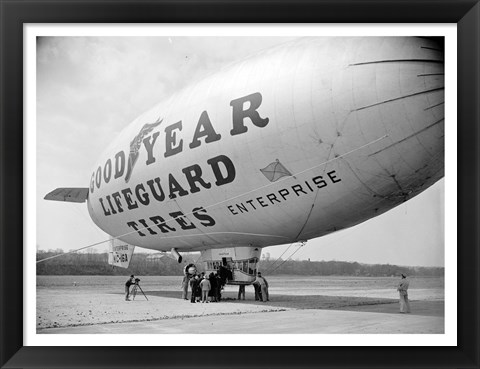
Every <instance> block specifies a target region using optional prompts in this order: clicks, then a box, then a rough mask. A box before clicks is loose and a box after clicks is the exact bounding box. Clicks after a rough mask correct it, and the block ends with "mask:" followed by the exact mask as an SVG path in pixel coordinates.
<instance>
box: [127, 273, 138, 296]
mask: <svg viewBox="0 0 480 369" xmlns="http://www.w3.org/2000/svg"><path fill="white" fill-rule="evenodd" d="M135 283H136V281H135V276H134V275H133V274H132V275H131V276H130V278H128V280H127V282H125V301H130V299H129V297H130V286H131V285H132V284H135Z"/></svg>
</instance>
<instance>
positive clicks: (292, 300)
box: [136, 289, 444, 316]
mask: <svg viewBox="0 0 480 369" xmlns="http://www.w3.org/2000/svg"><path fill="white" fill-rule="evenodd" d="M144 292H145V294H146V295H147V297H148V296H158V297H164V298H171V299H177V300H181V292H180V291H151V290H148V291H147V290H145V289H144ZM189 297H190V294H189ZM245 297H246V299H245V300H237V294H236V293H235V292H231V291H228V292H224V293H223V294H222V301H221V303H235V304H247V305H260V304H262V305H265V306H268V307H277V308H289V309H331V310H346V311H348V310H351V311H364V312H375V313H388V314H394V313H399V306H398V300H396V299H387V298H385V299H382V298H371V297H353V296H326V295H313V296H309V295H299V296H292V295H282V294H275V295H271V299H270V301H267V302H262V301H255V297H254V294H253V293H248V292H247V293H246V295H245ZM144 298H145V297H143V295H141V294H140V295H137V296H136V299H144ZM411 306H412V315H424V316H444V302H443V301H421V300H417V301H411Z"/></svg>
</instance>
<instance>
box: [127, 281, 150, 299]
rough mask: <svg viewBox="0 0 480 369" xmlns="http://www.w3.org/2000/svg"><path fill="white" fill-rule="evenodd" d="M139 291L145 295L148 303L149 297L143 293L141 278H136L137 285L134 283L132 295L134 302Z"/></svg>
mask: <svg viewBox="0 0 480 369" xmlns="http://www.w3.org/2000/svg"><path fill="white" fill-rule="evenodd" d="M137 290H140V292H141V293H142V294H143V296H144V297H145V299H146V300H147V301H148V298H147V295H145V292H143V290H142V287H140V278H135V283H133V289H132V292H131V294H132V296H133V299H134V300H135V297H136V296H137Z"/></svg>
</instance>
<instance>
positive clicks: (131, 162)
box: [125, 118, 163, 183]
mask: <svg viewBox="0 0 480 369" xmlns="http://www.w3.org/2000/svg"><path fill="white" fill-rule="evenodd" d="M162 121H163V119H160V118H158V119H157V120H156V121H155V122H154V123H146V124H145V125H144V126H143V127H142V129H141V130H140V132H138V134H137V135H136V136H135V138H134V139H133V140H132V141H131V142H130V153H129V155H128V165H127V174H126V176H125V182H127V183H128V181H129V180H130V176H131V175H132V172H133V168H134V167H135V164H136V163H137V159H138V155H139V153H138V152H139V151H140V147H141V146H142V141H143V139H144V138H145V136H146V135H148V134H149V133H150V132H151V131H152V130H153V129H154V128H155V127H157V126H158V125H160V123H162Z"/></svg>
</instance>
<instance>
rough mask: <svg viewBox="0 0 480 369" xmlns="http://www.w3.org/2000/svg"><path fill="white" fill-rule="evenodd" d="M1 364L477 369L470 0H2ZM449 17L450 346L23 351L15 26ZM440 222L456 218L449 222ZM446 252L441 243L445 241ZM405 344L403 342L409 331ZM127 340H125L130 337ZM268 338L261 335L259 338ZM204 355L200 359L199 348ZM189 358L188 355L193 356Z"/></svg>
mask: <svg viewBox="0 0 480 369" xmlns="http://www.w3.org/2000/svg"><path fill="white" fill-rule="evenodd" d="M0 13H1V20H0V22H1V40H0V43H1V77H0V79H1V89H0V95H1V96H0V98H1V100H0V101H1V102H0V114H1V122H0V138H1V146H0V148H1V156H0V211H1V212H0V237H1V239H0V263H1V265H0V278H1V280H0V283H1V292H0V293H1V295H0V296H1V297H0V304H1V312H0V365H1V367H2V368H24V367H28V368H54V367H55V368H100V367H101V368H125V367H132V368H157V367H158V368H170V367H172V368H180V367H182V368H188V367H192V368H200V367H209V368H211V367H213V368H215V367H218V368H243V367H257V368H272V367H279V368H280V367H281V368H307V367H308V368H317V367H318V368H326V367H328V368H340V367H341V368H347V367H352V368H367V367H370V368H384V367H388V368H425V367H430V368H479V365H480V364H479V363H480V359H479V349H478V347H480V342H479V279H480V278H479V270H480V267H479V255H480V253H479V232H478V224H479V222H478V220H479V219H478V209H479V201H478V200H479V197H478V192H479V168H478V164H479V160H478V158H479V146H478V145H479V143H480V140H479V123H480V122H479V102H480V99H479V97H480V96H479V69H480V60H479V55H480V42H479V41H480V40H479V36H480V5H479V3H478V0H422V1H420V0H417V1H412V0H403V1H401V0H383V1H381V2H380V1H372V0H366V1H364V0H356V1H354V0H327V1H312V0H298V1H293V0H289V1H282V0H271V1H266V0H260V1H255V2H248V1H238V0H234V1H226V0H217V1H216V0H210V1H205V0H196V1H189V0H176V1H173V0H163V1H162V0H159V1H147V0H139V1H132V0H128V1H117V2H114V1H108V0H98V1H95V2H92V1H85V0H82V1H75V0H70V1H51V0H36V1H15V0H0ZM163 22H167V23H176V22H182V23H416V22H418V23H456V24H457V26H458V28H457V30H458V100H457V107H458V219H457V224H458V275H457V281H458V323H457V324H458V345H457V346H456V347H408V346H406V347H268V346H266V347H209V348H206V347H188V346H187V347H129V348H127V347H28V346H25V347H24V346H23V307H22V306H23V236H24V232H28V230H25V229H24V228H23V216H24V213H23V209H24V205H25V203H24V200H23V180H24V173H23V158H24V157H23V151H24V148H23V134H24V128H23V113H24V111H23V25H24V24H26V23H163ZM446 217H447V220H446V221H454V220H453V219H451V218H448V214H446ZM446 247H449V245H448V244H447V245H446ZM405 339H406V344H407V345H408V337H406V338H405ZM129 340H131V338H129ZM265 344H266V345H268V342H265ZM205 353H206V354H205ZM191 358H196V359H191Z"/></svg>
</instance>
